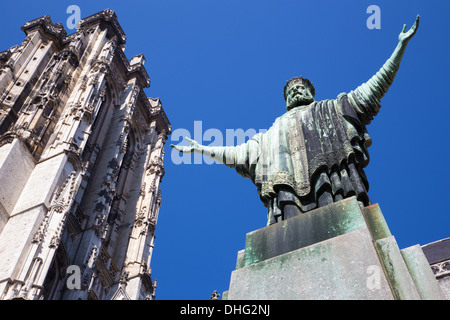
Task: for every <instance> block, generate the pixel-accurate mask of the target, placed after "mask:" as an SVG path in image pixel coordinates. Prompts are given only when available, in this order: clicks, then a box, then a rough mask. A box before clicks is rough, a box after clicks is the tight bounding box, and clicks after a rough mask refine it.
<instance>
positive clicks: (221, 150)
mask: <svg viewBox="0 0 450 320" xmlns="http://www.w3.org/2000/svg"><path fill="white" fill-rule="evenodd" d="M184 139H186V140H187V141H188V142H189V146H176V145H173V144H172V145H170V146H171V147H172V148H174V149H175V150H178V151H180V152H182V153H193V152H195V153H199V154H202V155H205V156H207V157H209V158H211V159H213V160H217V161H218V162H220V163H224V164H231V165H233V164H234V159H227V150H228V149H232V148H234V147H220V146H204V145H201V144H199V143H198V142H197V141H195V140H192V139H189V138H187V137H185V138H184Z"/></svg>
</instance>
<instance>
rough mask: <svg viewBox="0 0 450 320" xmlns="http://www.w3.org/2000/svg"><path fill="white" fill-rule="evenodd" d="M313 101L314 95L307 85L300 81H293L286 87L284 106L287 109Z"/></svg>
mask: <svg viewBox="0 0 450 320" xmlns="http://www.w3.org/2000/svg"><path fill="white" fill-rule="evenodd" d="M312 102H314V96H313V94H312V93H311V90H310V88H309V87H307V86H305V85H304V84H302V83H294V84H293V85H292V86H290V87H289V88H288V89H287V92H286V106H287V110H291V109H292V108H296V107H299V106H305V105H308V104H310V103H312Z"/></svg>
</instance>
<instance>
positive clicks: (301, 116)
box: [172, 16, 419, 225]
mask: <svg viewBox="0 0 450 320" xmlns="http://www.w3.org/2000/svg"><path fill="white" fill-rule="evenodd" d="M418 26H419V16H417V19H416V21H415V23H414V25H413V26H412V28H411V29H410V30H408V31H406V25H405V26H404V28H403V30H402V32H401V33H400V35H399V38H398V45H397V47H396V48H395V50H394V52H393V53H392V55H391V57H390V58H389V59H388V60H387V61H386V63H385V64H384V65H383V66H382V68H381V69H380V70H379V71H378V72H377V73H376V74H375V75H374V76H373V77H372V78H371V79H370V80H369V81H367V82H366V83H364V84H362V85H360V86H359V87H358V88H356V89H355V90H353V91H351V92H350V93H342V94H340V95H339V96H338V97H337V98H336V99H334V100H323V101H315V100H314V95H315V88H314V86H313V84H312V83H311V82H310V81H309V80H307V79H304V78H303V77H295V78H292V79H291V80H289V81H288V82H287V84H286V86H285V88H284V92H283V94H284V97H285V100H286V109H287V112H286V113H285V114H284V115H282V116H281V117H279V118H277V119H276V120H275V122H274V123H273V125H272V127H270V128H269V129H268V131H267V132H265V133H259V134H256V135H255V136H254V137H253V138H252V139H251V140H249V141H248V142H247V143H244V144H242V145H239V146H236V147H231V146H230V147H216V146H203V145H201V144H199V143H198V142H196V141H194V140H191V139H187V138H186V140H188V141H189V143H190V144H189V146H174V145H172V147H173V148H175V149H176V150H179V151H180V152H184V153H191V152H197V153H200V154H204V155H206V156H209V157H211V158H213V159H215V160H217V161H219V162H222V163H224V164H225V165H227V166H229V167H231V168H235V169H236V171H237V172H238V173H239V174H240V175H242V176H243V177H246V178H250V179H251V180H252V182H253V183H254V184H255V185H256V186H257V188H258V193H259V195H260V197H261V200H262V202H263V203H264V205H265V206H266V207H267V208H268V218H267V224H268V225H270V224H273V223H275V222H278V221H281V220H285V219H287V218H289V217H293V216H296V215H298V214H300V213H305V212H308V211H310V210H312V209H315V208H318V207H323V206H326V205H328V204H330V203H333V202H337V201H340V200H342V199H345V198H348V197H351V196H356V198H357V200H358V201H359V202H360V203H361V204H362V205H363V206H369V205H371V202H370V199H369V196H368V193H367V192H368V187H369V185H368V181H367V179H366V176H365V174H364V170H363V169H364V168H365V167H366V166H367V164H368V163H369V153H368V150H367V148H368V147H369V146H370V145H371V142H372V140H371V138H370V136H369V134H368V132H367V130H366V126H367V125H368V124H370V122H371V121H372V120H373V118H374V117H375V116H376V115H377V114H378V112H379V110H380V107H381V106H380V100H381V98H382V97H383V96H384V94H385V93H386V92H387V90H388V88H389V86H390V85H391V84H392V82H393V80H394V77H395V74H396V72H397V70H398V68H399V65H400V62H401V60H402V57H403V54H404V52H405V49H406V46H407V44H408V42H409V40H411V38H412V37H413V36H414V34H415V33H416V31H417V28H418Z"/></svg>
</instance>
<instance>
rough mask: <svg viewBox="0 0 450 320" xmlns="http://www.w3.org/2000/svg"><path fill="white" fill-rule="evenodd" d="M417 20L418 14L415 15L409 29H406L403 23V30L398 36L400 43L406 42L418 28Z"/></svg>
mask: <svg viewBox="0 0 450 320" xmlns="http://www.w3.org/2000/svg"><path fill="white" fill-rule="evenodd" d="M419 20H420V16H419V15H417V18H416V21H415V22H414V24H413V26H412V27H411V29H409V30H408V31H406V24H405V25H403V30H402V32H400V35H399V36H398V41H399V42H400V43H402V44H407V43H408V41H409V40H411V38H412V37H413V36H414V35H415V34H416V31H417V29H418V28H419Z"/></svg>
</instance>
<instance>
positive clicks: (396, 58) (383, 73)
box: [349, 16, 420, 124]
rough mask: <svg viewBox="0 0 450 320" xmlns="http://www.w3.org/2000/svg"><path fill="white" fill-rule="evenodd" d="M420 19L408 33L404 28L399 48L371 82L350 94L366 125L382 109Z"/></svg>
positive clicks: (400, 36) (399, 40)
mask: <svg viewBox="0 0 450 320" xmlns="http://www.w3.org/2000/svg"><path fill="white" fill-rule="evenodd" d="M419 19H420V17H419V16H417V18H416V21H415V23H414V25H413V26H412V27H411V29H409V30H408V31H406V25H404V26H403V29H402V32H401V33H400V35H399V37H398V44H397V47H396V48H395V50H394V52H393V53H392V55H391V57H390V58H389V59H388V60H387V61H386V63H385V64H384V65H383V66H382V67H381V69H380V70H379V71H378V72H377V73H376V74H375V75H374V76H373V77H372V78H371V79H370V80H369V81H367V82H366V83H364V84H362V85H360V86H359V87H358V88H356V90H354V91H352V92H351V93H350V94H349V98H350V100H351V102H353V103H352V104H353V105H354V106H355V107H356V109H357V111H358V113H359V114H360V115H361V116H362V118H363V119H364V120H365V121H363V122H365V123H366V124H367V123H369V122H370V120H371V119H372V118H373V116H375V115H376V114H377V113H378V111H379V109H380V104H379V102H380V100H381V98H383V97H384V95H385V93H386V92H387V91H388V89H389V87H390V86H391V85H392V83H393V81H394V78H395V75H396V73H397V71H398V69H399V66H400V62H401V60H402V58H403V54H404V53H405V49H406V46H407V45H408V42H409V40H411V39H412V37H413V36H414V35H415V34H416V31H417V28H418V27H419Z"/></svg>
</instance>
